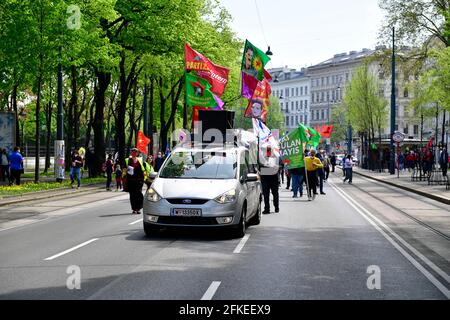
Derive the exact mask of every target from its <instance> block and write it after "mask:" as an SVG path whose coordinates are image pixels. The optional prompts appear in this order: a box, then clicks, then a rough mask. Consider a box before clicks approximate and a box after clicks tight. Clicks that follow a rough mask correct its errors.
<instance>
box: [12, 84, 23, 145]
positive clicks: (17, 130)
mask: <svg viewBox="0 0 450 320" xmlns="http://www.w3.org/2000/svg"><path fill="white" fill-rule="evenodd" d="M18 87H19V85H18V84H15V85H14V86H13V90H12V94H11V102H12V109H13V111H14V113H15V115H16V146H20V144H21V142H22V141H20V130H19V129H20V126H19V111H18V110H17V88H18Z"/></svg>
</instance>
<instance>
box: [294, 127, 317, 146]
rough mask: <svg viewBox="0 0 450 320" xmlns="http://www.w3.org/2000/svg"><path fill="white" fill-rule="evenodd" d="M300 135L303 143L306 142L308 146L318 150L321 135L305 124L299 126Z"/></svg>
mask: <svg viewBox="0 0 450 320" xmlns="http://www.w3.org/2000/svg"><path fill="white" fill-rule="evenodd" d="M299 130H300V132H301V133H300V135H301V137H302V141H304V142H306V143H307V144H308V145H310V146H313V147H315V148H317V147H318V146H319V144H320V134H319V133H318V132H317V131H316V130H314V129H313V128H310V127H307V126H305V125H303V124H300V125H299Z"/></svg>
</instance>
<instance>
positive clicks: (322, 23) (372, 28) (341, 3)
mask: <svg viewBox="0 0 450 320" xmlns="http://www.w3.org/2000/svg"><path fill="white" fill-rule="evenodd" d="M220 3H221V4H222V6H224V7H225V8H226V9H227V10H228V11H229V12H230V14H231V16H232V17H233V22H232V23H231V27H232V29H233V30H234V31H235V32H236V34H237V36H238V37H239V38H241V39H243V40H245V39H248V40H249V41H250V42H251V43H252V44H253V45H255V46H256V47H258V48H260V49H261V50H263V51H266V50H267V47H268V46H270V49H271V51H272V52H273V56H271V61H270V62H269V63H268V64H267V65H266V69H270V68H276V67H284V66H288V67H289V68H295V69H300V68H302V67H308V66H311V65H314V64H317V63H320V62H322V61H325V60H327V59H329V58H331V57H333V56H334V55H335V54H337V53H344V52H349V51H353V50H354V51H360V50H362V49H363V48H368V49H374V48H375V46H377V45H378V33H379V29H380V27H381V24H382V21H383V18H384V12H383V11H382V10H381V9H380V8H379V7H378V0H312V1H311V0H220ZM257 9H258V10H257ZM258 12H259V17H260V18H258ZM260 21H261V23H260Z"/></svg>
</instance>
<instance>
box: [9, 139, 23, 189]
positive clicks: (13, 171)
mask: <svg viewBox="0 0 450 320" xmlns="http://www.w3.org/2000/svg"><path fill="white" fill-rule="evenodd" d="M9 163H10V164H9V170H10V175H9V185H10V186H11V185H13V182H14V181H15V183H16V185H18V186H19V185H20V175H21V174H22V173H23V157H22V155H21V154H20V148H19V147H14V151H13V152H12V153H11V155H10V156H9Z"/></svg>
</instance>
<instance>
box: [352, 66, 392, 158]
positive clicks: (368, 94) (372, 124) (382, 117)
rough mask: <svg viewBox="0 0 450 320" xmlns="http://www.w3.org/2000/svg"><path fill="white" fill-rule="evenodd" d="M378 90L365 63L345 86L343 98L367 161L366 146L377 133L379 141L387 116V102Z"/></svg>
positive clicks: (376, 83)
mask: <svg viewBox="0 0 450 320" xmlns="http://www.w3.org/2000/svg"><path fill="white" fill-rule="evenodd" d="M378 88H379V84H378V80H377V78H376V77H375V76H374V75H373V74H372V73H371V72H370V71H369V64H368V62H367V61H365V62H364V64H363V65H362V66H361V67H359V68H358V69H357V70H356V72H355V75H354V76H353V78H352V80H351V82H350V83H349V84H348V85H347V90H346V95H345V97H344V103H345V105H346V106H347V108H348V112H347V114H348V120H349V122H350V124H351V125H352V127H353V128H354V129H356V130H357V131H358V132H359V133H360V136H361V140H362V148H363V154H365V155H366V157H367V159H370V157H369V148H368V146H370V144H371V143H373V142H375V134H376V133H377V132H378V137H379V138H380V139H381V129H383V128H384V126H385V124H386V121H387V115H388V112H387V108H386V107H387V101H386V100H385V99H384V98H382V97H380V96H379V93H378ZM366 142H367V143H366ZM363 165H364V164H363Z"/></svg>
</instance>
